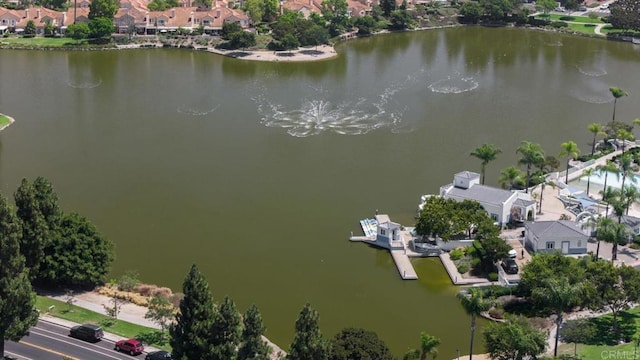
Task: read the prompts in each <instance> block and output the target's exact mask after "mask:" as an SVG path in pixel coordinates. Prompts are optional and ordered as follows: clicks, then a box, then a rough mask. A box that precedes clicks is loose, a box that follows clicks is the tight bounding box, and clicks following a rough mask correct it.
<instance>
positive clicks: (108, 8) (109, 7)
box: [89, 0, 118, 20]
mask: <svg viewBox="0 0 640 360" xmlns="http://www.w3.org/2000/svg"><path fill="white" fill-rule="evenodd" d="M116 11H118V2H117V1H116V0H93V1H91V4H89V20H93V19H97V18H107V19H109V20H113V17H114V16H115V15H116Z"/></svg>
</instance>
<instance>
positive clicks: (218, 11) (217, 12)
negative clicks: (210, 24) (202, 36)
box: [216, 10, 220, 18]
mask: <svg viewBox="0 0 640 360" xmlns="http://www.w3.org/2000/svg"><path fill="white" fill-rule="evenodd" d="M219 17H220V10H216V18H219Z"/></svg>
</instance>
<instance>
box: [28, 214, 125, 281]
mask: <svg viewBox="0 0 640 360" xmlns="http://www.w3.org/2000/svg"><path fill="white" fill-rule="evenodd" d="M44 252H45V259H44V262H43V263H42V264H41V267H40V276H39V277H38V280H39V281H41V282H43V283H45V284H58V285H68V286H85V287H91V286H95V285H97V284H102V283H103V282H104V281H105V277H106V276H107V274H108V273H109V271H110V270H111V264H112V263H113V260H114V245H113V243H112V242H111V241H110V240H109V239H107V238H105V237H104V236H103V235H102V234H100V232H99V231H98V230H97V229H96V227H95V226H94V225H93V224H92V223H91V222H90V221H89V220H87V219H86V218H84V217H82V216H80V215H78V214H75V213H72V214H65V215H64V216H63V218H62V221H61V223H60V235H59V236H57V237H56V238H55V239H54V240H53V241H50V242H48V243H47V245H46V246H45V250H44Z"/></svg>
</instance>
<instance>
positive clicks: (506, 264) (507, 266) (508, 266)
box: [502, 257, 518, 274]
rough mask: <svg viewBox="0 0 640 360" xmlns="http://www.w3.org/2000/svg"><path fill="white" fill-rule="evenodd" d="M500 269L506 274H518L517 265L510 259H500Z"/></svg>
mask: <svg viewBox="0 0 640 360" xmlns="http://www.w3.org/2000/svg"><path fill="white" fill-rule="evenodd" d="M502 268H503V269H504V271H505V272H506V273H507V274H517V273H518V264H516V261H515V260H514V259H512V258H509V257H508V258H504V259H502Z"/></svg>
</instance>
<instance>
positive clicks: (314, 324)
mask: <svg viewBox="0 0 640 360" xmlns="http://www.w3.org/2000/svg"><path fill="white" fill-rule="evenodd" d="M319 318H320V316H319V315H318V312H317V311H316V310H314V309H312V308H311V305H309V304H306V305H305V306H304V308H303V309H302V311H300V315H298V319H297V320H296V334H295V336H294V338H293V342H292V343H291V348H290V350H289V355H288V356H287V359H288V360H327V359H328V358H329V357H328V356H329V351H328V346H327V343H326V342H325V340H324V339H323V338H322V333H321V332H320V327H319V326H318V320H319Z"/></svg>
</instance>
